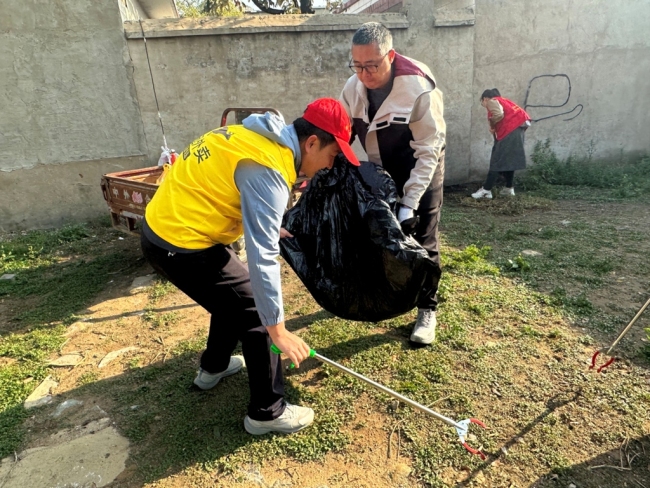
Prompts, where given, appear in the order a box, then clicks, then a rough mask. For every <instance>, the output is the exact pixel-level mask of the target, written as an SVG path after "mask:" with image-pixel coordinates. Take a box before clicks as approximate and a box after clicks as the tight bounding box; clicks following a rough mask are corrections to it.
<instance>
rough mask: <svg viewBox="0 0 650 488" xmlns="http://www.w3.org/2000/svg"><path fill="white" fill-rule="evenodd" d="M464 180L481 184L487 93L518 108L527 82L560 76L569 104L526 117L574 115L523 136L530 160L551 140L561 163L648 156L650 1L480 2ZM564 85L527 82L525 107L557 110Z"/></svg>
mask: <svg viewBox="0 0 650 488" xmlns="http://www.w3.org/2000/svg"><path fill="white" fill-rule="evenodd" d="M476 4H477V5H476V26H475V27H474V29H475V43H474V46H475V47H474V84H473V97H472V98H473V99H472V105H471V110H472V130H471V133H470V134H469V138H470V140H471V160H470V179H471V180H476V179H480V178H482V177H483V176H484V175H485V173H486V172H487V168H488V165H489V155H490V148H491V145H492V142H491V139H490V134H489V132H488V130H487V122H486V114H485V109H484V108H483V107H481V106H480V104H479V102H478V97H479V96H480V94H481V93H482V92H483V90H484V89H486V88H494V87H496V88H499V91H500V92H501V94H502V95H503V96H505V97H506V98H509V99H511V100H513V101H514V102H516V103H518V104H523V102H524V99H525V97H526V90H527V87H528V83H529V81H530V80H531V79H532V78H533V77H535V76H538V75H543V74H559V73H564V74H566V75H568V76H569V78H570V81H571V94H570V95H571V96H570V99H569V101H568V103H567V104H566V105H565V106H564V107H560V108H530V109H529V113H530V115H531V117H532V118H533V119H536V118H541V117H544V116H547V115H552V114H558V113H561V112H566V111H569V110H571V109H572V108H574V107H575V106H576V105H577V104H582V105H583V106H584V109H583V111H582V113H581V114H580V115H578V116H577V117H575V118H574V119H573V120H569V121H564V119H566V118H570V117H572V116H573V115H576V114H577V113H578V111H579V109H576V110H575V111H574V112H573V113H571V114H568V115H566V116H560V117H554V118H552V119H547V120H542V121H540V122H537V123H534V124H533V125H532V127H531V128H530V129H528V131H527V133H526V147H527V152H528V154H529V155H530V154H531V152H532V149H533V147H534V144H535V142H537V141H543V140H546V139H547V138H548V139H550V140H551V146H552V148H553V149H554V150H555V151H556V152H557V153H558V155H559V156H561V157H567V156H569V155H571V154H573V155H577V156H584V155H587V154H588V152H593V157H594V158H608V159H609V158H612V159H614V160H615V159H616V158H617V157H620V154H621V152H623V153H632V154H634V153H639V152H648V151H649V150H650V137H649V135H650V128H649V125H650V115H649V114H650V35H649V34H648V28H647V19H648V18H649V16H650V1H649V0H634V1H628V0H611V1H598V0H573V1H571V2H566V1H565V0H544V1H527V2H513V1H510V0H477V1H476ZM567 95H568V83H567V81H566V79H562V78H540V79H537V80H535V81H534V82H533V84H532V86H531V89H530V94H529V100H528V103H530V104H534V105H559V104H561V103H563V102H564V101H565V100H566V97H567Z"/></svg>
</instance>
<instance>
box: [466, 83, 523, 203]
mask: <svg viewBox="0 0 650 488" xmlns="http://www.w3.org/2000/svg"><path fill="white" fill-rule="evenodd" d="M481 105H483V107H485V108H486V109H487V118H488V122H489V124H490V133H491V134H492V136H493V137H494V146H492V157H491V158H490V170H489V172H488V175H487V178H486V179H485V183H483V186H482V187H481V188H480V189H479V190H478V191H477V192H476V193H472V197H473V198H475V199H477V200H478V199H480V198H487V199H491V198H492V187H493V186H494V183H495V182H496V180H497V177H498V176H499V174H501V175H502V176H503V177H504V178H505V180H506V186H505V188H503V189H502V190H501V192H500V194H501V195H506V196H514V195H515V189H514V187H513V180H514V177H515V171H517V170H520V169H525V168H526V153H525V151H524V132H525V131H526V129H527V128H528V127H530V116H529V115H528V114H527V113H526V111H525V110H524V109H523V108H521V107H520V106H519V105H517V104H516V103H514V102H513V101H511V100H508V99H507V98H503V97H502V96H501V94H500V93H499V90H497V89H496V88H492V89H491V90H485V91H484V92H483V94H482V95H481Z"/></svg>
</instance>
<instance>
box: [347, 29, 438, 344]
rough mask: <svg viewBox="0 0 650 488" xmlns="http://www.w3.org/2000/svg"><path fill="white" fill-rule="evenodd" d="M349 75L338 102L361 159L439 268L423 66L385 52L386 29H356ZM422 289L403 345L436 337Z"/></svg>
mask: <svg viewBox="0 0 650 488" xmlns="http://www.w3.org/2000/svg"><path fill="white" fill-rule="evenodd" d="M350 69H352V71H354V72H355V74H354V75H352V76H351V77H350V78H349V79H348V81H347V83H346V84H345V87H344V88H343V92H342V93H341V97H340V100H341V102H342V103H343V106H344V107H345V109H346V110H347V112H348V115H349V116H350V118H351V119H352V125H353V135H352V138H353V139H354V137H355V136H357V137H359V141H360V142H361V145H362V146H363V148H364V150H365V151H366V154H367V155H368V159H369V160H370V161H372V162H374V163H376V164H380V165H382V166H383V167H384V169H386V171H388V173H389V174H390V175H391V177H392V178H393V180H395V184H396V185H397V191H398V193H399V195H400V198H401V199H400V206H399V210H398V214H397V218H398V220H399V222H400V223H401V224H402V228H403V229H404V232H405V233H411V234H413V236H414V237H415V239H416V240H417V241H418V242H419V243H420V244H421V245H422V246H423V247H424V248H425V249H426V250H427V252H428V253H429V256H430V257H431V258H432V259H433V260H434V261H435V262H436V263H437V264H438V268H440V252H439V242H438V223H439V221H440V208H441V207H442V185H443V180H444V173H445V163H444V151H445V121H444V119H443V103H442V92H441V91H440V90H439V89H438V88H437V87H436V82H435V80H434V78H433V75H432V74H431V71H430V70H429V68H428V67H427V66H426V65H425V64H423V63H420V62H419V61H416V60H414V59H410V58H407V57H406V56H402V55H400V54H398V53H396V52H395V50H394V49H393V37H392V35H391V33H390V31H389V30H388V29H387V28H386V27H384V26H383V25H381V24H379V23H377V22H368V23H366V24H363V25H362V26H361V27H360V28H359V29H358V30H357V31H356V33H355V34H354V36H353V38H352V59H351V61H350ZM439 277H440V275H439V274H438V276H436V277H434V278H435V283H431V285H430V286H428V287H427V289H426V290H423V292H424V293H423V294H422V295H423V298H422V299H421V300H420V303H419V304H418V318H417V322H416V324H415V328H414V329H413V333H412V334H411V341H412V342H414V343H419V344H431V343H432V342H433V341H434V340H435V337H436V308H437V305H438V303H437V300H436V293H437V291H438V290H437V283H438V279H439Z"/></svg>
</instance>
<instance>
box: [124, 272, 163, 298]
mask: <svg viewBox="0 0 650 488" xmlns="http://www.w3.org/2000/svg"><path fill="white" fill-rule="evenodd" d="M155 279H156V275H155V274H149V275H146V276H138V277H137V278H136V279H134V280H133V283H131V286H130V287H129V293H130V294H131V295H135V294H136V293H142V292H143V291H146V290H147V288H149V287H150V286H152V285H153V282H154V281H155Z"/></svg>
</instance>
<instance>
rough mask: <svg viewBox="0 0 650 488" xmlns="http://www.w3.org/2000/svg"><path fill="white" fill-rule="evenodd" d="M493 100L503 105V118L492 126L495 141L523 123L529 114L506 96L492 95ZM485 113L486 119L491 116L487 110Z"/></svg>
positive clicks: (528, 117) (528, 118)
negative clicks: (494, 130) (494, 132)
mask: <svg viewBox="0 0 650 488" xmlns="http://www.w3.org/2000/svg"><path fill="white" fill-rule="evenodd" d="M494 100H498V101H499V103H500V104H501V106H502V107H503V119H501V121H500V122H497V124H496V125H495V127H494V128H495V129H496V131H497V132H496V136H497V141H500V140H501V139H503V138H504V137H506V136H507V135H508V134H510V133H511V132H512V131H513V130H515V129H516V128H517V127H520V126H521V125H523V124H524V122H526V121H527V120H530V116H529V115H528V114H527V113H526V111H525V110H524V109H523V108H521V107H520V106H519V105H517V104H516V103H515V102H511V101H510V100H508V99H507V98H501V97H494ZM487 115H488V119H490V118H491V117H492V114H491V113H490V111H489V110H488V114H487Z"/></svg>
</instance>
